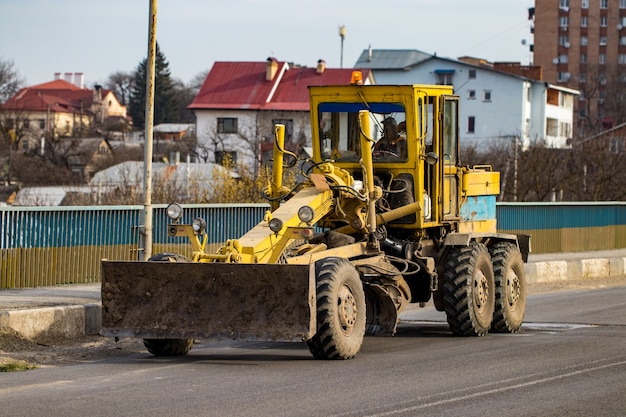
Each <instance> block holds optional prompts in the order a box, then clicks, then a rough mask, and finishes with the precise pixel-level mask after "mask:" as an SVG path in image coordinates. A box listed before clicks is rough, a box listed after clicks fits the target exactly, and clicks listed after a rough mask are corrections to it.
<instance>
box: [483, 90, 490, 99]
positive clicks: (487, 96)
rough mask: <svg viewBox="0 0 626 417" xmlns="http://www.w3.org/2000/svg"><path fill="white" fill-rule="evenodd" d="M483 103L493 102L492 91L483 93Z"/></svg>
mask: <svg viewBox="0 0 626 417" xmlns="http://www.w3.org/2000/svg"><path fill="white" fill-rule="evenodd" d="M483 101H491V90H485V91H483Z"/></svg>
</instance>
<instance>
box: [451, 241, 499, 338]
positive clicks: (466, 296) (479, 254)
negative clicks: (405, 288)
mask: <svg viewBox="0 0 626 417" xmlns="http://www.w3.org/2000/svg"><path fill="white" fill-rule="evenodd" d="M443 279H444V283H443V291H444V296H443V302H444V309H445V312H446V316H447V319H448V325H449V326H450V330H451V331H452V333H454V334H456V335H458V336H482V335H484V334H486V333H487V331H488V330H489V327H490V326H491V322H492V320H493V313H494V301H495V291H494V287H495V283H494V277H493V268H492V266H491V257H490V256H489V251H488V250H487V247H486V246H485V245H484V244H482V243H477V242H473V243H472V244H470V246H464V247H455V248H453V249H452V250H451V251H450V253H449V255H448V260H447V261H446V271H445V274H444V278H443Z"/></svg>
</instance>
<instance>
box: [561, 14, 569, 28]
mask: <svg viewBox="0 0 626 417" xmlns="http://www.w3.org/2000/svg"><path fill="white" fill-rule="evenodd" d="M559 26H560V27H562V28H566V27H568V26H569V17H567V16H561V17H559Z"/></svg>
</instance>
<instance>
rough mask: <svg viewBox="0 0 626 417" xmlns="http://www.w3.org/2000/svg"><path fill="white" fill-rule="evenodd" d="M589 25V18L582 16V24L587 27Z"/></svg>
mask: <svg viewBox="0 0 626 417" xmlns="http://www.w3.org/2000/svg"><path fill="white" fill-rule="evenodd" d="M588 25H589V18H588V17H587V16H581V17H580V26H581V27H584V28H586V27H587V26H588Z"/></svg>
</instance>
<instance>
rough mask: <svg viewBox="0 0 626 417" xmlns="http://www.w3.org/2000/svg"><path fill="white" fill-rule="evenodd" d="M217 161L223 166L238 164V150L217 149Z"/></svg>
mask: <svg viewBox="0 0 626 417" xmlns="http://www.w3.org/2000/svg"><path fill="white" fill-rule="evenodd" d="M215 163H216V164H219V165H222V166H229V167H234V166H236V165H237V152H234V151H215Z"/></svg>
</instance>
